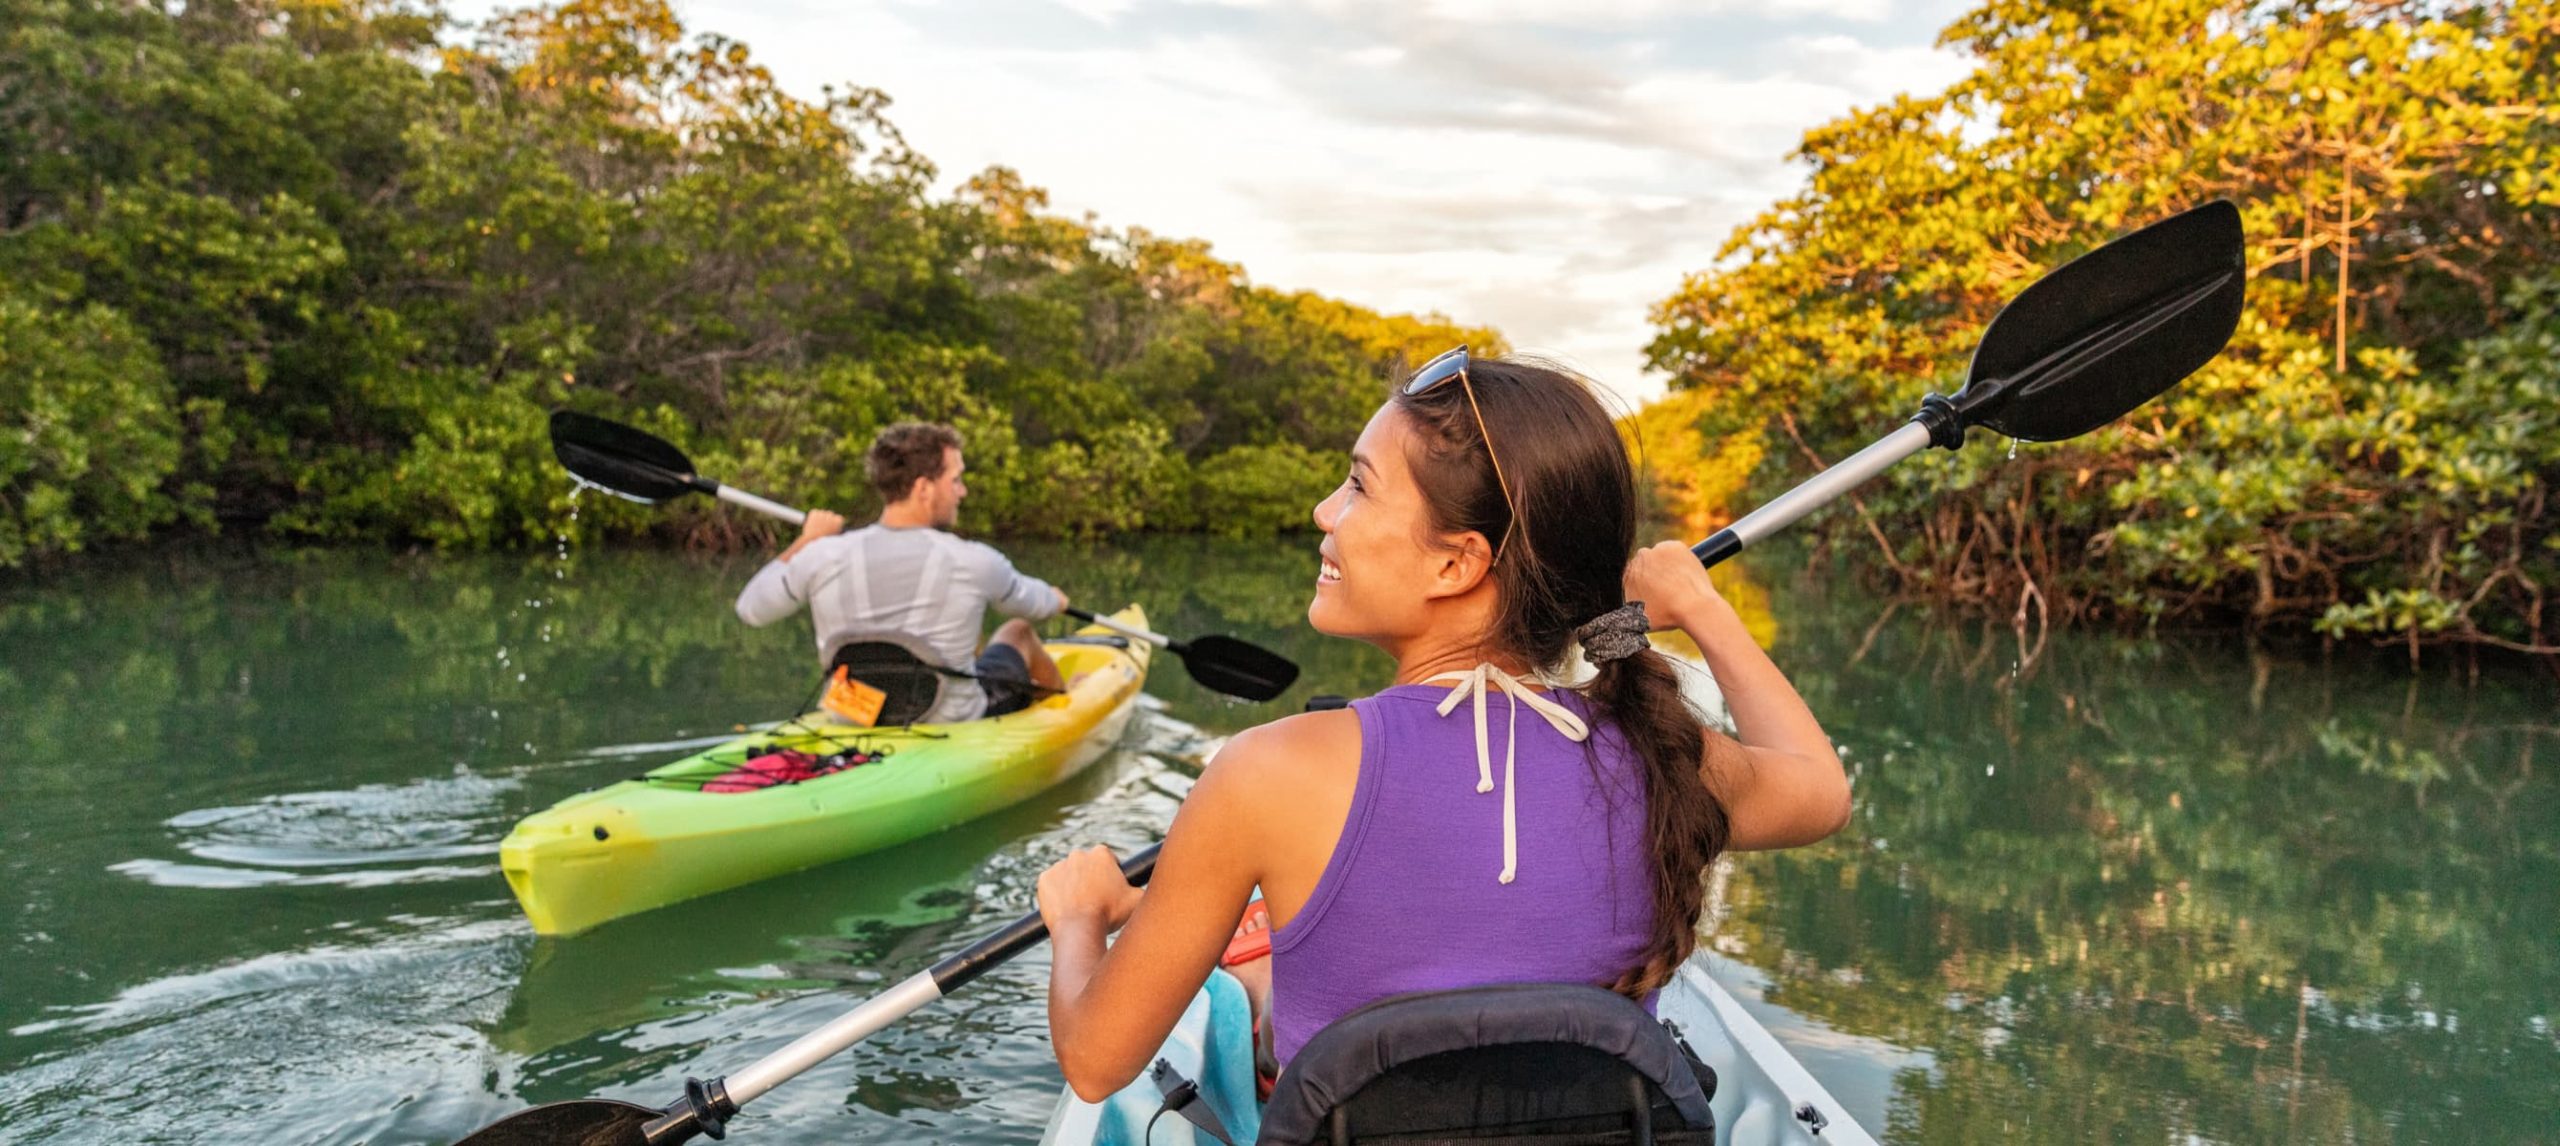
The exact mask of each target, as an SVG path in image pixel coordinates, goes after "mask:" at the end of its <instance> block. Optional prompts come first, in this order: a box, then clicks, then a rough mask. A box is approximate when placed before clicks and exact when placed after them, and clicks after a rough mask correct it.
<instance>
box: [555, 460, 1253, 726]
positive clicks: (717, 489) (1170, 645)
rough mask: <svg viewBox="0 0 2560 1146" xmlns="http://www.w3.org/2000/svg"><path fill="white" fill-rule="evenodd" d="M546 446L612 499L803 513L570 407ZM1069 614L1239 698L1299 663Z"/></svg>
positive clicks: (785, 516) (796, 518) (1220, 642)
mask: <svg viewBox="0 0 2560 1146" xmlns="http://www.w3.org/2000/svg"><path fill="white" fill-rule="evenodd" d="M551 452H552V454H553V456H555V457H557V458H559V459H560V464H561V466H563V467H565V468H566V469H567V470H568V471H569V473H570V476H572V477H575V478H577V479H578V481H579V482H581V483H583V484H585V485H591V486H594V487H596V488H598V489H601V490H603V491H605V492H606V493H610V494H612V495H614V496H616V497H620V498H625V499H628V500H631V501H636V502H640V503H641V504H643V505H655V504H657V503H658V502H661V501H667V500H670V499H673V498H678V497H682V496H684V495H686V494H689V493H707V494H710V495H712V496H713V497H717V498H719V499H720V500H722V501H725V502H728V503H730V504H732V505H740V506H745V507H746V508H748V509H752V510H755V511H756V512H758V513H765V514H771V515H772V516H775V517H778V518H781V519H782V520H784V521H788V522H790V523H791V524H793V525H798V524H800V523H802V522H804V521H807V520H808V517H809V515H808V514H805V513H802V512H801V511H799V510H796V509H793V508H791V507H790V506H787V505H783V504H782V503H780V502H776V501H769V500H766V499H765V498H761V497H757V496H756V495H754V494H751V493H748V492H747V491H745V490H742V489H737V488H735V487H732V486H726V485H722V484H720V483H719V482H716V481H713V480H711V479H710V478H707V477H704V476H702V475H701V474H699V473H696V472H694V468H693V459H691V458H689V457H686V456H685V453H684V451H683V450H680V449H677V448H676V447H675V444H674V443H672V442H669V441H667V440H666V439H664V438H661V437H658V436H657V435H655V434H651V433H649V432H647V431H645V430H641V429H637V428H635V427H632V426H626V425H623V424H622V423H620V422H616V421H613V420H611V419H608V418H599V417H596V416H595V415H593V414H581V413H578V412H577V411H575V410H554V411H552V413H551ZM1067 613H1068V615H1070V616H1073V617H1075V618H1076V619H1078V620H1081V621H1088V622H1091V623H1093V624H1097V625H1101V626H1102V627H1104V628H1106V629H1110V630H1113V631H1114V632H1118V633H1121V634H1123V635H1125V636H1129V637H1134V638H1136V639H1138V640H1142V641H1146V642H1148V643H1149V644H1153V645H1156V646H1157V647H1159V648H1165V649H1170V650H1172V651H1173V654H1174V655H1175V656H1178V657H1181V658H1182V667H1184V668H1186V669H1189V670H1190V672H1191V679H1193V680H1196V681H1199V682H1200V684H1201V686H1202V687H1204V688H1208V689H1210V690H1212V691H1216V692H1222V693H1225V694H1226V695H1228V696H1232V697H1237V698H1239V699H1243V700H1254V701H1261V700H1270V699H1272V698H1274V697H1277V696H1279V695H1280V694H1281V693H1283V692H1286V691H1288V689H1289V686H1290V685H1292V684H1295V683H1297V680H1298V666H1297V663H1296V662H1294V661H1291V660H1290V659H1289V658H1287V657H1284V656H1281V655H1280V654H1278V653H1275V652H1272V651H1271V650H1269V649H1266V648H1263V647H1262V646H1260V645H1256V644H1253V643H1251V642H1248V641H1242V640H1238V639H1236V638H1234V637H1229V636H1221V635H1219V634H1216V633H1211V634H1209V635H1207V636H1202V637H1194V638H1192V639H1191V640H1188V641H1177V640H1175V639H1173V638H1171V637H1168V636H1165V635H1163V634H1161V633H1151V632H1148V631H1147V630H1145V629H1141V628H1137V627H1135V626H1133V625H1124V624H1121V623H1120V622H1118V621H1115V620H1112V619H1111V618H1109V617H1102V616H1096V615H1094V614H1093V613H1089V612H1086V611H1085V610H1082V609H1069V610H1067Z"/></svg>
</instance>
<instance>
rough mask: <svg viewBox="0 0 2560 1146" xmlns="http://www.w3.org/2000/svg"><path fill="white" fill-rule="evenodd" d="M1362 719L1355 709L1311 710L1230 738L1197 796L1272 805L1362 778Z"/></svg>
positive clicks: (1205, 775) (1211, 763) (1212, 760)
mask: <svg viewBox="0 0 2560 1146" xmlns="http://www.w3.org/2000/svg"><path fill="white" fill-rule="evenodd" d="M1359 767H1360V718H1359V716H1358V715H1356V714H1354V713H1353V712H1352V711H1351V710H1349V709H1333V710H1329V711H1325V712H1306V713H1300V714H1298V715H1295V716H1284V717H1282V718H1280V719H1278V720H1274V721H1272V722H1271V723H1269V724H1258V725H1255V726H1254V727H1251V728H1248V729H1245V730H1244V731H1242V732H1238V733H1236V734H1235V735H1233V736H1230V737H1228V738H1227V742H1226V743H1225V744H1222V745H1220V746H1219V747H1218V750H1217V752H1216V753H1215V754H1213V755H1212V756H1211V757H1210V759H1209V765H1208V767H1207V769H1206V770H1204V771H1203V772H1202V773H1201V776H1200V784H1199V786H1198V788H1195V789H1194V790H1193V794H1194V797H1195V798H1196V797H1197V796H1199V795H1203V794H1211V790H1214V793H1215V794H1214V795H1213V796H1212V798H1218V797H1223V796H1232V797H1237V798H1240V799H1241V800H1243V801H1245V802H1248V803H1252V804H1257V805H1264V806H1268V801H1270V800H1272V799H1273V798H1275V797H1279V796H1284V795H1294V794H1303V793H1306V792H1307V791H1308V790H1309V789H1310V788H1311V787H1313V788H1319V789H1320V788H1323V787H1326V786H1328V785H1329V784H1330V783H1339V784H1341V785H1342V786H1343V787H1345V788H1348V786H1349V783H1350V781H1352V780H1354V779H1356V778H1357V777H1358V775H1359Z"/></svg>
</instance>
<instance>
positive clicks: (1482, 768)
mask: <svg viewBox="0 0 2560 1146" xmlns="http://www.w3.org/2000/svg"><path fill="white" fill-rule="evenodd" d="M1442 681H1453V682H1455V683H1456V684H1457V686H1458V687H1456V688H1453V689H1450V690H1449V695H1448V697H1447V698H1445V699H1443V700H1442V701H1441V702H1440V715H1442V716H1447V715H1449V714H1450V713H1451V712H1454V711H1456V710H1457V707H1458V702H1459V701H1460V700H1462V699H1465V698H1467V697H1470V696H1472V697H1474V698H1475V709H1476V791H1479V792H1490V791H1492V790H1493V752H1492V748H1491V746H1490V745H1488V744H1487V743H1486V739H1487V738H1486V734H1485V725H1484V693H1485V686H1486V684H1487V683H1491V684H1493V685H1495V686H1497V687H1499V688H1501V689H1502V691H1503V693H1504V694H1505V695H1507V696H1509V697H1510V698H1511V715H1510V725H1509V728H1508V734H1507V735H1506V736H1505V738H1504V740H1503V744H1502V877H1501V879H1502V882H1504V883H1509V882H1511V879H1512V877H1513V876H1515V875H1518V874H1519V872H1520V806H1519V797H1518V793H1517V789H1518V785H1516V784H1515V783H1514V782H1513V780H1514V776H1513V773H1514V772H1515V771H1516V766H1517V764H1518V761H1519V756H1520V751H1519V750H1520V706H1521V705H1523V704H1526V705H1528V706H1529V711H1531V712H1534V713H1537V714H1538V715H1540V716H1543V717H1545V718H1546V719H1547V725H1548V727H1551V728H1553V729H1555V730H1556V731H1557V732H1560V733H1563V734H1564V737H1565V739H1567V740H1571V741H1574V742H1575V743H1580V742H1582V741H1583V740H1586V739H1589V738H1590V736H1591V727H1590V726H1589V725H1587V724H1584V723H1583V722H1582V718H1581V717H1579V716H1576V715H1574V713H1573V710H1572V709H1569V708H1566V707H1565V706H1563V705H1561V704H1557V703H1556V702H1554V701H1552V700H1549V699H1547V698H1546V697H1544V696H1541V695H1539V694H1538V692H1537V690H1535V689H1532V688H1530V687H1529V686H1528V685H1527V684H1525V683H1523V682H1522V681H1521V680H1520V678H1518V677H1515V676H1513V675H1511V674H1510V673H1507V672H1504V671H1502V670H1501V669H1498V668H1495V667H1494V666H1493V664H1492V662H1490V661H1488V662H1485V663H1482V664H1479V665H1477V666H1476V667H1474V668H1472V669H1469V670H1467V671H1466V672H1444V673H1441V674H1440V675H1438V676H1435V677H1432V678H1431V679H1430V681H1429V682H1427V683H1431V684H1438V683H1440V682H1442Z"/></svg>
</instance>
